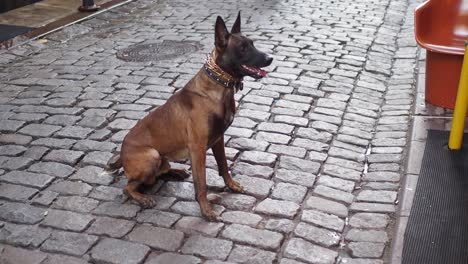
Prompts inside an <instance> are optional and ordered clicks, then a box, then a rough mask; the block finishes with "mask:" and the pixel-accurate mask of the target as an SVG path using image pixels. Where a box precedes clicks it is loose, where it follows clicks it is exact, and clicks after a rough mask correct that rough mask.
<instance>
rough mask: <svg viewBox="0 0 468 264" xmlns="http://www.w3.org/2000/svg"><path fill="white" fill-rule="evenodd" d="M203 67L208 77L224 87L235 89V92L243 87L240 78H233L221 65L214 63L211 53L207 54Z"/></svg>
mask: <svg viewBox="0 0 468 264" xmlns="http://www.w3.org/2000/svg"><path fill="white" fill-rule="evenodd" d="M203 69H204V70H205V73H206V75H208V77H210V78H211V79H212V80H213V81H215V82H217V83H219V84H221V85H222V86H224V87H225V88H229V89H236V92H237V91H238V90H242V89H243V88H244V84H243V82H242V78H235V77H233V76H231V75H230V74H229V73H227V72H225V71H224V70H223V69H221V67H219V66H218V65H217V64H216V62H215V60H214V58H213V54H211V55H210V56H208V58H207V59H206V63H205V65H203Z"/></svg>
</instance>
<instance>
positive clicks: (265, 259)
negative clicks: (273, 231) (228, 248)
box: [228, 246, 276, 264]
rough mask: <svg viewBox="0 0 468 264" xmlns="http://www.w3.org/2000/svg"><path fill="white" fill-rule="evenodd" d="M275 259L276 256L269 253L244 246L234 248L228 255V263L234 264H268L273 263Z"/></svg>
mask: <svg viewBox="0 0 468 264" xmlns="http://www.w3.org/2000/svg"><path fill="white" fill-rule="evenodd" d="M275 258H276V254H275V253H273V252H270V251H265V250H260V249H257V248H252V247H246V246H235V247H234V249H233V250H232V252H231V254H229V258H228V261H232V262H234V263H255V264H262V263H265V264H269V263H273V261H274V260H275Z"/></svg>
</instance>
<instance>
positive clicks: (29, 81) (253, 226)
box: [0, 0, 418, 264]
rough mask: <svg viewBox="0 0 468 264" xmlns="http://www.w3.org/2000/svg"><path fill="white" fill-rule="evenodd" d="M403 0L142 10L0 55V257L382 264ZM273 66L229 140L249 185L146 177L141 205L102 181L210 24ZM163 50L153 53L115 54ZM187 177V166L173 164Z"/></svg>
mask: <svg viewBox="0 0 468 264" xmlns="http://www.w3.org/2000/svg"><path fill="white" fill-rule="evenodd" d="M415 4H417V3H416V1H413V0H411V1H405V0H354V1H350V0H343V1H338V2H333V1H322V0H319V1H299V0H289V1H287V0H285V1H281V0H275V1H259V0H254V1H205V0H202V1H180V0H175V1H145V0H138V1H135V2H132V3H129V4H127V5H124V6H121V7H118V8H116V9H114V10H112V11H109V12H106V13H103V14H100V15H98V16H97V17H95V18H93V19H90V20H87V21H84V22H82V23H80V24H75V25H73V26H70V27H67V28H65V29H64V30H61V31H58V32H56V33H54V34H52V35H49V36H47V39H48V42H47V43H45V44H39V43H37V42H32V43H30V44H27V45H24V46H21V47H16V48H14V49H11V50H9V51H2V52H1V53H0V61H1V65H0V132H1V134H0V242H1V243H0V262H2V263H41V264H46V263H47V264H51V263H70V264H74V263H87V262H91V263H181V264H182V263H209V264H215V263H216V264H218V263H280V264H298V263H346V264H354V263H362V264H374V263H376V264H378V263H388V260H389V258H390V248H391V238H392V236H393V228H394V220H395V216H396V215H397V214H398V205H397V204H398V194H399V186H400V180H401V179H402V177H403V168H404V164H405V154H406V152H405V150H406V142H407V135H408V129H409V121H410V117H411V115H410V113H411V109H412V105H413V101H414V94H415V74H416V70H417V69H416V65H417V58H418V49H417V47H416V44H415V41H414V35H413V10H414V7H415ZM238 10H241V11H242V18H243V22H242V31H243V33H244V34H245V35H247V36H249V37H251V38H252V39H254V40H255V43H256V46H257V47H258V48H259V49H261V50H264V51H266V52H268V53H269V54H271V55H272V56H273V57H274V62H273V64H272V65H271V66H270V67H269V68H268V71H269V75H268V77H267V78H265V79H263V80H262V81H260V82H255V81H253V80H252V79H248V80H246V81H245V83H244V90H243V91H241V92H239V93H238V94H236V101H237V102H238V112H237V114H236V117H235V120H234V123H233V124H232V126H231V127H230V128H229V129H228V131H227V132H226V137H225V141H226V147H227V148H226V151H227V156H228V159H229V160H228V163H229V165H230V167H231V171H232V174H233V175H234V177H235V179H237V180H238V181H239V182H240V183H242V184H243V185H244V187H245V189H246V193H245V194H235V193H232V192H230V191H227V190H226V189H225V188H224V183H223V180H222V178H221V177H219V176H218V175H217V167H216V163H215V160H214V158H213V156H212V155H211V152H209V157H208V158H207V177H208V180H207V181H208V185H209V187H210V188H209V189H210V193H212V194H211V195H210V196H211V197H212V199H213V200H214V201H213V203H214V209H215V211H216V212H217V213H219V214H221V215H222V217H223V221H222V222H205V221H204V220H203V219H202V218H201V217H200V212H199V208H198V204H197V203H196V201H195V199H194V188H193V184H192V180H191V179H189V180H186V181H184V182H160V183H158V184H157V185H156V186H154V188H152V189H151V190H149V193H151V194H152V195H154V197H155V199H156V201H157V205H156V207H155V208H152V209H143V208H141V207H140V206H139V205H138V204H136V203H134V202H132V201H129V200H128V199H127V198H126V197H125V196H124V195H123V194H122V189H123V187H124V186H125V184H126V179H125V176H123V175H122V174H120V175H118V176H115V177H113V176H110V175H106V174H102V173H101V172H102V168H103V166H104V164H105V163H106V162H107V160H108V159H109V158H110V156H111V155H112V153H113V152H114V151H116V150H118V149H119V147H120V143H121V141H122V139H123V137H124V136H125V134H126V132H127V130H128V129H129V128H131V127H132V126H133V125H134V124H135V123H136V122H137V120H138V119H140V118H142V117H143V116H144V115H145V114H146V112H148V111H150V110H151V109H154V108H155V107H157V106H159V105H161V104H163V103H164V102H165V100H166V99H167V98H168V97H169V96H171V94H172V93H174V92H175V91H176V90H177V89H178V88H181V87H183V86H184V85H185V83H186V82H187V81H188V80H189V79H190V78H191V77H192V76H193V75H194V74H195V73H196V72H197V71H198V70H199V69H200V67H201V66H202V65H203V63H204V61H205V58H206V56H207V54H208V53H209V52H210V51H211V49H212V48H213V42H214V40H213V38H214V33H213V27H214V22H215V19H216V16H217V15H221V16H223V17H224V18H225V20H226V21H227V24H228V27H230V25H232V23H233V21H234V18H235V16H236V15H237V11H238ZM164 40H172V41H191V42H198V43H200V48H201V49H200V50H198V51H193V52H189V53H187V54H184V55H183V56H178V57H177V58H172V59H167V60H164V61H151V60H150V61H142V62H128V61H124V60H120V59H118V58H117V57H116V53H117V52H118V51H121V50H123V49H125V48H128V47H129V46H131V45H134V44H150V43H160V42H162V41H164ZM176 166H177V167H181V168H189V163H180V164H176Z"/></svg>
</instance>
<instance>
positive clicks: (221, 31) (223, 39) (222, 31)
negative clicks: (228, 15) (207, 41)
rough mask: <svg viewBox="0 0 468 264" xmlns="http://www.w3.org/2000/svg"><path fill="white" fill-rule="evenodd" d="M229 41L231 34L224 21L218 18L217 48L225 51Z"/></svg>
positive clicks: (216, 30) (216, 28)
mask: <svg viewBox="0 0 468 264" xmlns="http://www.w3.org/2000/svg"><path fill="white" fill-rule="evenodd" d="M228 40H229V32H228V30H227V28H226V24H225V23H224V20H223V19H222V18H221V17H220V16H218V18H217V19H216V25H215V46H216V48H218V49H224V48H225V47H226V46H227V43H228Z"/></svg>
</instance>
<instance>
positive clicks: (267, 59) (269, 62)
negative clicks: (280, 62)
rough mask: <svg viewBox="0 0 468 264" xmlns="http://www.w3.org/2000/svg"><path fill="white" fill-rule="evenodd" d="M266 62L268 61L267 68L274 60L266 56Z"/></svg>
mask: <svg viewBox="0 0 468 264" xmlns="http://www.w3.org/2000/svg"><path fill="white" fill-rule="evenodd" d="M265 61H266V66H270V64H271V63H272V62H273V58H272V57H270V56H268V55H265Z"/></svg>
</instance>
